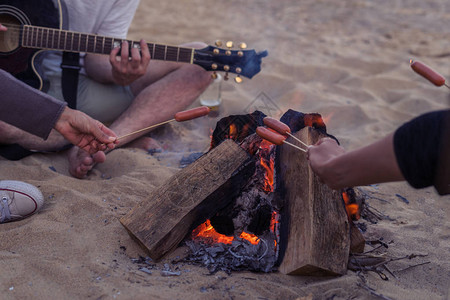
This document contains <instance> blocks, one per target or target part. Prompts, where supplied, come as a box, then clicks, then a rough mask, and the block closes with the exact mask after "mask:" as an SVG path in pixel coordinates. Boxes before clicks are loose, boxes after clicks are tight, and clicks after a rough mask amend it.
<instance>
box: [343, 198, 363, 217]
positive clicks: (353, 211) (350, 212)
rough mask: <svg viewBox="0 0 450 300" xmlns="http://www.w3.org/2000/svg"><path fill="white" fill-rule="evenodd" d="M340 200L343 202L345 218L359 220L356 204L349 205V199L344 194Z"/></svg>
mask: <svg viewBox="0 0 450 300" xmlns="http://www.w3.org/2000/svg"><path fill="white" fill-rule="evenodd" d="M342 199H344V202H345V210H346V211H347V216H348V217H349V218H351V219H355V220H359V218H360V217H361V216H360V214H359V206H358V204H356V203H350V198H349V196H348V194H347V193H346V192H343V193H342Z"/></svg>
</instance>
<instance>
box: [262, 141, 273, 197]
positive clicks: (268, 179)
mask: <svg viewBox="0 0 450 300" xmlns="http://www.w3.org/2000/svg"><path fill="white" fill-rule="evenodd" d="M259 147H260V148H261V161H260V164H261V166H262V167H264V169H265V170H266V172H265V174H264V191H265V192H267V193H271V192H273V190H274V187H273V174H274V168H275V161H274V160H273V159H270V160H269V165H268V164H267V163H266V162H265V160H264V158H263V157H268V156H269V153H270V149H271V148H272V147H273V144H272V143H270V142H268V141H266V140H262V142H261V144H260V146H259Z"/></svg>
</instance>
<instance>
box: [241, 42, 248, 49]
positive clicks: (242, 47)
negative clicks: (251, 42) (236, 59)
mask: <svg viewBox="0 0 450 300" xmlns="http://www.w3.org/2000/svg"><path fill="white" fill-rule="evenodd" d="M239 48H240V49H242V50H243V49H247V44H246V43H240V44H239Z"/></svg>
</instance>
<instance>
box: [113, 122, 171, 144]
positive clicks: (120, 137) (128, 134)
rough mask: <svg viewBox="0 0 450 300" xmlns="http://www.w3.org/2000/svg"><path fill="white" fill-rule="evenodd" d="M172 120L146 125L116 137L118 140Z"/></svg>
mask: <svg viewBox="0 0 450 300" xmlns="http://www.w3.org/2000/svg"><path fill="white" fill-rule="evenodd" d="M173 121H175V119H171V120H168V121H164V122H161V123H158V124H155V125H152V126H148V127H145V128H142V129H139V130H136V131H133V132H130V133H127V134H125V135H122V136H119V137H118V138H117V139H118V140H120V139H123V138H124V137H127V136H130V135H133V134H136V133H139V132H142V131H145V130H148V129H151V128H154V127H158V126H161V125H164V124H167V123H170V122H173Z"/></svg>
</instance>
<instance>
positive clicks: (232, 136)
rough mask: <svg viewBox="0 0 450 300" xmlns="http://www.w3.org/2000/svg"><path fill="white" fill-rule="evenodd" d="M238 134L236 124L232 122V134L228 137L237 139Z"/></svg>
mask: <svg viewBox="0 0 450 300" xmlns="http://www.w3.org/2000/svg"><path fill="white" fill-rule="evenodd" d="M236 135H237V129H236V125H234V124H231V125H230V134H229V136H228V138H230V139H232V140H235V139H236Z"/></svg>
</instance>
